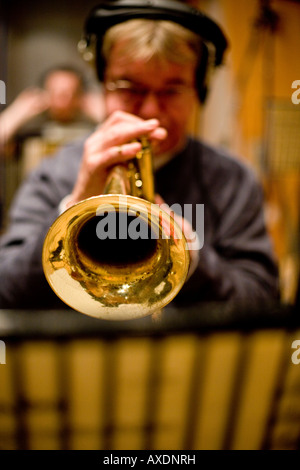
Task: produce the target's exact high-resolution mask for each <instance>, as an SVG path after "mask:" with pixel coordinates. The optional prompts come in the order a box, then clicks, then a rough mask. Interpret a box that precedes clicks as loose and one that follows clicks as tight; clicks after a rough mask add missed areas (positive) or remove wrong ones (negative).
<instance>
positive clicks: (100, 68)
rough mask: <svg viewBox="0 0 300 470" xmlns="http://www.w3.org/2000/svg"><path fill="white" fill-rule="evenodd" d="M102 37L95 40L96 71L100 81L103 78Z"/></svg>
mask: <svg viewBox="0 0 300 470" xmlns="http://www.w3.org/2000/svg"><path fill="white" fill-rule="evenodd" d="M101 49H102V38H101V39H100V38H98V39H97V42H96V71H97V76H98V79H99V80H100V82H103V80H104V70H105V61H104V58H103V55H102V50H101Z"/></svg>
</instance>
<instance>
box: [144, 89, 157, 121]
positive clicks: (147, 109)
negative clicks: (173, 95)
mask: <svg viewBox="0 0 300 470" xmlns="http://www.w3.org/2000/svg"><path fill="white" fill-rule="evenodd" d="M160 113H161V103H160V100H159V97H158V96H157V95H156V94H155V92H153V91H149V92H148V93H147V94H146V96H145V97H144V99H143V101H142V103H141V104H140V107H139V116H140V117H141V118H142V119H151V118H159V116H160Z"/></svg>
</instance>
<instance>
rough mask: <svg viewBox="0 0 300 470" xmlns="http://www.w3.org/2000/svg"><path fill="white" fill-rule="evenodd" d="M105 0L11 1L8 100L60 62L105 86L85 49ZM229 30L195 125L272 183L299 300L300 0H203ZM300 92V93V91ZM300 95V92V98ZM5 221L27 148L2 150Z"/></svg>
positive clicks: (284, 263) (287, 277) (272, 211)
mask: <svg viewBox="0 0 300 470" xmlns="http://www.w3.org/2000/svg"><path fill="white" fill-rule="evenodd" d="M96 3H97V2H96V1H95V0H85V1H82V0H63V1H62V0H51V1H50V0H45V1H43V2H41V1H39V0H28V1H26V2H23V1H22V0H10V1H6V0H2V2H1V4H0V79H1V80H2V81H4V82H5V84H6V105H5V104H1V111H2V110H4V109H5V106H8V105H9V104H11V103H12V101H13V100H14V99H15V97H16V96H17V95H18V94H19V93H20V92H21V91H22V90H24V88H27V87H32V86H36V84H37V83H38V80H39V78H40V76H41V74H42V73H43V72H44V71H45V70H46V69H48V68H49V67H51V66H56V65H57V64H62V63H63V64H66V63H67V64H69V65H73V66H76V67H79V68H80V69H81V70H82V71H84V73H85V75H86V78H87V82H88V86H89V90H91V91H92V92H94V91H96V92H100V93H101V89H99V85H98V84H97V81H96V78H95V75H94V71H93V70H92V69H91V68H89V67H88V66H87V65H85V64H84V63H83V61H82V59H81V57H80V56H79V54H78V52H77V43H78V41H79V40H80V37H81V32H82V27H83V22H84V18H85V17H86V16H87V13H88V12H89V10H90V8H91V7H92V6H94V5H95V4H96ZM193 3H194V4H195V5H198V6H199V7H200V8H201V9H203V10H204V11H205V12H206V13H207V14H209V15H210V16H212V17H213V18H214V19H215V20H216V21H217V22H218V23H219V24H220V25H221V26H222V27H223V29H224V31H225V32H226V34H227V37H228V39H229V43H230V48H229V51H228V54H227V56H226V64H225V66H224V67H222V68H221V69H220V70H219V71H218V72H217V73H216V74H215V75H214V76H213V77H212V84H211V92H210V94H209V97H208V101H207V104H206V106H205V107H204V108H203V109H199V112H198V113H197V115H196V116H194V119H193V122H191V131H192V132H194V133H196V134H198V135H200V136H201V137H202V138H203V139H204V140H206V141H208V142H209V143H212V144H215V145H220V146H223V147H225V148H227V149H228V150H230V151H232V152H233V153H234V154H235V155H236V156H237V157H238V158H240V159H243V160H244V161H246V162H247V163H248V164H249V165H250V166H251V167H252V168H253V169H254V170H255V171H256V173H257V175H258V177H259V178H260V180H261V181H262V183H263V187H264V190H265V196H266V207H265V213H266V220H267V224H268V228H269V231H270V234H271V236H272V239H273V241H274V246H275V251H276V253H277V256H278V259H279V264H280V276H281V291H282V298H283V300H284V301H287V302H293V300H294V297H295V293H296V286H297V280H298V276H299V251H300V249H299V245H300V243H299V239H300V237H299V226H300V223H299V219H300V215H299V214H300V104H298V105H297V104H294V103H293V102H292V99H291V98H292V94H293V93H294V92H295V91H296V90H295V89H293V88H292V84H293V82H294V81H296V80H300V61H299V45H300V1H296V0H253V1H251V2H249V1H247V0H240V1H239V2H237V1H236V0H199V1H194V2H193ZM299 98H300V93H299ZM298 101H299V100H298ZM2 153H3V155H2V156H1V160H0V162H1V163H0V164H1V168H0V169H1V181H0V183H1V198H0V200H1V207H2V211H1V227H2V228H3V227H4V226H5V220H6V215H7V208H8V207H9V205H10V203H11V200H12V198H13V195H14V193H15V191H16V189H17V187H18V185H19V184H20V182H21V180H22V178H23V176H24V175H23V173H22V171H21V160H20V157H19V156H18V155H17V152H14V151H10V152H8V153H7V154H5V152H2Z"/></svg>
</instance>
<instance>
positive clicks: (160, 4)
mask: <svg viewBox="0 0 300 470" xmlns="http://www.w3.org/2000/svg"><path fill="white" fill-rule="evenodd" d="M139 18H141V19H152V20H166V21H172V22H174V23H177V24H180V25H181V26H184V27H185V28H187V29H189V30H190V31H192V32H194V33H196V34H197V35H199V36H200V38H201V39H202V40H203V44H204V56H205V57H204V62H206V64H205V66H203V64H202V70H201V71H199V70H198V72H197V80H198V88H201V89H202V91H200V93H199V95H200V99H201V100H202V101H204V99H205V95H206V91H204V83H200V84H199V81H200V82H204V80H205V73H206V69H207V62H208V55H209V52H208V47H207V45H210V46H213V49H214V58H213V65H214V66H218V65H220V64H222V62H223V56H224V52H225V50H226V48H227V39H226V37H225V35H224V34H223V32H222V30H221V28H220V27H219V26H218V25H217V24H216V23H215V22H214V21H213V20H211V19H210V18H209V17H207V16H206V15H204V14H203V13H202V12H200V11H199V10H197V9H196V8H193V7H191V6H189V5H186V4H183V3H181V2H179V1H177V0H108V1H102V2H100V3H99V4H98V5H97V6H96V7H94V8H93V9H92V11H91V12H90V14H89V16H88V18H87V20H86V23H85V32H84V36H85V37H84V39H83V40H82V41H80V47H79V49H80V51H81V53H83V56H84V57H86V58H88V57H89V55H91V54H89V52H87V51H89V47H90V46H91V44H92V42H93V41H95V40H96V42H97V54H98V55H99V51H100V50H101V45H102V39H103V36H104V34H105V32H106V31H107V30H108V29H109V28H110V27H112V26H114V25H116V24H119V23H122V22H125V21H127V20H131V19H139ZM96 59H97V60H96V62H97V72H98V76H99V78H100V80H102V79H103V69H102V67H103V66H104V64H103V62H101V58H100V57H97V58H96ZM201 62H203V57H202V58H201Z"/></svg>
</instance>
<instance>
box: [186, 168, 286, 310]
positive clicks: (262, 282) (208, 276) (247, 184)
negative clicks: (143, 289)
mask: <svg viewBox="0 0 300 470" xmlns="http://www.w3.org/2000/svg"><path fill="white" fill-rule="evenodd" d="M229 169H230V178H229V174H227V175H226V171H225V170H224V168H223V169H222V168H221V169H220V173H219V175H218V174H217V173H215V174H214V180H210V179H209V176H208V183H209V184H208V186H207V191H208V192H210V196H209V199H208V198H207V199H206V201H205V202H206V204H205V206H206V207H205V215H204V225H205V224H206V223H207V224H208V226H209V227H208V230H205V237H204V243H203V247H202V248H201V250H200V252H199V262H198V265H197V268H196V269H195V270H194V272H193V275H192V276H191V277H190V279H189V280H188V282H187V283H186V285H185V286H184V288H183V289H182V291H181V293H180V296H179V300H180V299H181V300H184V301H191V302H193V301H195V300H196V299H198V300H200V301H216V302H217V301H226V302H229V303H230V302H231V303H232V304H234V305H241V306H242V307H245V308H251V307H255V306H258V305H260V304H262V303H268V302H274V301H277V300H278V295H279V294H278V291H279V289H278V269H277V264H276V261H275V258H274V254H273V250H272V244H271V240H270V237H269V234H268V233H267V229H266V225H265V220H264V201H263V191H262V188H261V186H260V184H259V183H258V181H257V179H256V177H255V175H254V173H253V172H252V171H251V170H249V169H248V168H246V167H244V166H243V165H240V164H239V163H238V164H235V163H234V162H233V164H232V165H231V164H230V162H229ZM222 170H223V171H222ZM208 200H209V201H210V202H209V203H208ZM212 214H213V216H212Z"/></svg>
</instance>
